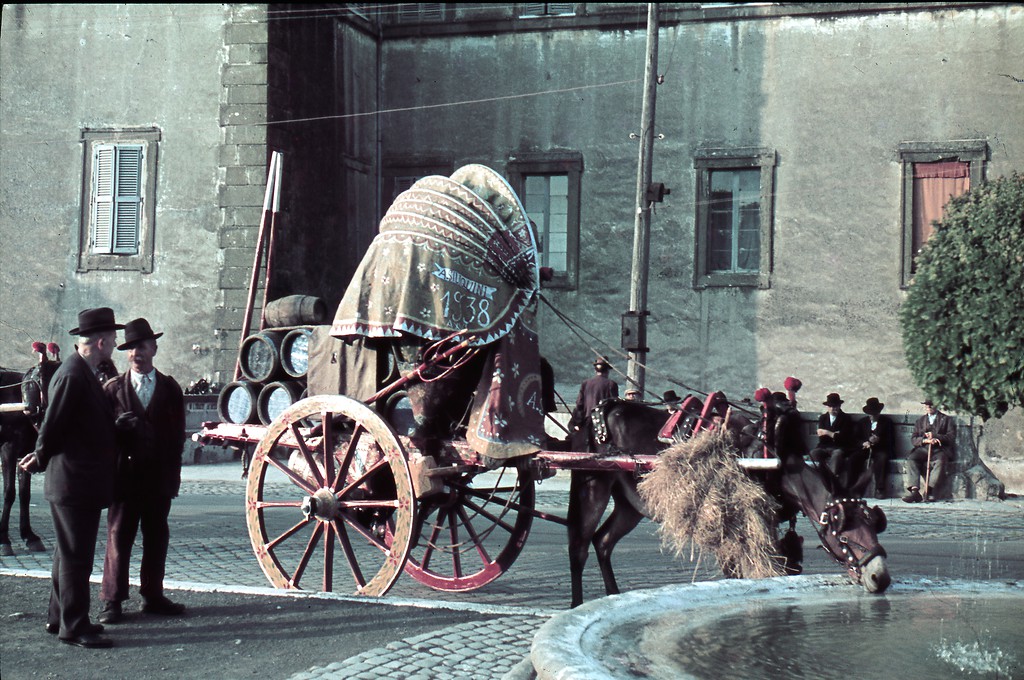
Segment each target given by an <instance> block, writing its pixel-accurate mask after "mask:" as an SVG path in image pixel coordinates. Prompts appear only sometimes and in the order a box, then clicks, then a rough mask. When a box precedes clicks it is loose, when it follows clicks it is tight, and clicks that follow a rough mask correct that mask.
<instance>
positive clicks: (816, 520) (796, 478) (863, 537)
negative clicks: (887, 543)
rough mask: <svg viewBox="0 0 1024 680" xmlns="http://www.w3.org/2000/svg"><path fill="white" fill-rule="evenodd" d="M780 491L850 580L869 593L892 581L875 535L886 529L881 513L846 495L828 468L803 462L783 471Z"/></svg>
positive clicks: (879, 509) (883, 552)
mask: <svg viewBox="0 0 1024 680" xmlns="http://www.w3.org/2000/svg"><path fill="white" fill-rule="evenodd" d="M782 490H783V493H784V494H785V495H786V496H788V497H789V498H790V499H791V500H792V501H793V502H794V503H796V504H798V505H799V506H800V508H801V510H802V511H803V513H804V515H806V516H807V518H808V519H809V520H810V521H811V524H812V525H813V526H814V528H815V531H817V533H818V538H819V539H820V540H821V544H822V546H824V548H825V550H826V551H828V553H829V554H830V555H831V556H832V557H833V558H834V559H835V560H836V561H837V562H838V563H840V564H842V565H843V567H845V568H846V570H847V573H848V574H849V575H850V579H851V580H852V581H853V582H854V583H858V584H860V585H861V586H863V587H864V589H865V590H867V591H868V592H869V593H882V592H885V590H886V588H888V587H889V584H890V583H891V582H892V578H891V576H890V575H889V569H888V566H887V565H886V561H885V558H886V553H885V548H883V547H882V545H881V543H879V542H878V534H880V533H882V532H883V531H885V527H886V517H885V513H884V512H883V511H882V509H881V508H880V507H878V506H877V505H876V506H874V507H870V508H869V507H868V504H867V503H866V502H865V501H864V500H863V499H860V498H852V497H849V495H848V494H847V492H846V490H845V489H843V488H842V485H840V484H839V481H838V480H837V479H836V478H835V475H833V474H832V472H831V471H830V470H828V468H822V469H818V468H814V467H811V466H809V465H806V464H804V465H802V466H800V467H799V468H795V466H794V467H792V468H790V469H788V470H784V472H783V477H782Z"/></svg>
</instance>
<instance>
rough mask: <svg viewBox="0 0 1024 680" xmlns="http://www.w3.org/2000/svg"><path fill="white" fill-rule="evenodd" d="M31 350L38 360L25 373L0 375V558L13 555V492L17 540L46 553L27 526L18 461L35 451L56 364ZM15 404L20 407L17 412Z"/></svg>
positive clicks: (26, 490)
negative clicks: (0, 490)
mask: <svg viewBox="0 0 1024 680" xmlns="http://www.w3.org/2000/svg"><path fill="white" fill-rule="evenodd" d="M33 349H36V350H37V351H38V352H39V355H40V357H41V360H40V362H39V363H38V364H36V365H35V366H33V367H32V368H30V369H29V370H28V371H26V372H25V373H19V372H17V371H7V370H3V371H0V407H3V406H7V408H6V409H3V410H2V412H0V465H2V466H3V478H4V507H3V515H2V516H0V555H2V556H9V555H13V554H14V549H13V548H12V547H11V537H10V534H9V527H10V520H11V510H12V509H13V507H14V497H15V491H17V496H18V500H19V506H18V509H19V511H20V515H19V516H18V529H19V532H20V534H21V539H22V540H23V541H24V542H25V546H26V547H27V548H28V550H29V551H30V552H45V551H46V546H44V545H43V542H42V540H41V539H40V538H39V537H38V536H37V535H36V534H35V533H34V532H33V531H32V527H31V525H30V523H29V501H30V500H31V494H32V492H31V488H32V481H31V477H30V475H29V474H28V473H27V472H23V471H22V470H20V469H19V468H18V461H19V460H21V458H22V457H24V456H25V455H26V454H28V453H29V452H31V451H32V449H33V447H35V444H36V434H37V430H36V428H37V427H38V426H39V423H40V422H41V421H42V418H43V410H44V409H45V408H46V388H47V387H48V386H49V384H50V379H51V378H52V377H53V374H54V373H55V372H56V371H57V367H58V366H60V363H59V362H57V361H50V360H48V359H47V358H46V355H45V350H44V349H42V348H35V347H34V348H33ZM18 404H22V406H21V407H20V408H19V407H17V405H18ZM15 480H17V481H15ZM16 485H17V490H16V489H15V486H16Z"/></svg>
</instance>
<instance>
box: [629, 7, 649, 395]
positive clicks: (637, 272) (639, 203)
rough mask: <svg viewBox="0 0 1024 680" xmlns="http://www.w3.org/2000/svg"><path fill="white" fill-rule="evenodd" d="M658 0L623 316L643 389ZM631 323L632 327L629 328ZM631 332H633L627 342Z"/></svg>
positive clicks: (632, 368)
mask: <svg viewBox="0 0 1024 680" xmlns="http://www.w3.org/2000/svg"><path fill="white" fill-rule="evenodd" d="M657 68H658V3H656V2H651V3H648V4H647V63H646V65H645V68H644V103H643V109H642V112H641V115H640V160H639V163H638V166H637V173H636V222H635V226H634V231H633V270H632V274H631V276H630V287H629V312H627V313H626V315H625V317H623V345H624V346H625V347H626V349H627V350H628V351H629V361H628V364H627V368H626V377H627V378H628V380H629V382H630V384H631V385H632V386H633V387H636V389H638V390H640V391H641V392H642V391H643V389H644V377H645V375H644V374H645V371H644V363H645V362H646V360H647V350H648V348H647V314H648V311H647V273H648V269H649V261H650V251H651V204H652V199H651V197H649V196H648V189H649V187H650V186H651V173H652V167H653V158H654V102H655V88H657V86H658V74H657ZM627 327H628V328H627ZM627 335H629V336H631V338H630V340H631V341H630V342H627V337H626V336H627Z"/></svg>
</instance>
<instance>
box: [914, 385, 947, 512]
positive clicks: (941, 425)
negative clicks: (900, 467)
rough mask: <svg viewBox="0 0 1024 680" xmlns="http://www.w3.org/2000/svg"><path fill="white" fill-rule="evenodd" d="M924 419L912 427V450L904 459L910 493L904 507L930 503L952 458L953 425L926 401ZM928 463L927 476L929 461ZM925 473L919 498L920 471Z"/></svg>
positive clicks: (944, 415) (933, 405)
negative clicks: (929, 466) (922, 492)
mask: <svg viewBox="0 0 1024 680" xmlns="http://www.w3.org/2000/svg"><path fill="white" fill-rule="evenodd" d="M921 403H922V404H924V415H923V416H921V417H920V418H918V419H917V422H916V423H914V433H913V434H912V435H911V436H910V443H911V444H912V445H913V447H914V448H913V449H911V450H910V453H909V454H908V455H907V471H906V479H905V481H906V485H907V491H908V492H909V493H908V494H907V495H906V496H904V497H903V500H904V502H906V503H920V502H921V501H922V500H928V501H933V500H935V498H934V492H935V489H937V488H940V487H941V486H942V481H943V479H944V475H945V471H946V464H947V463H949V462H950V461H951V460H952V458H953V452H954V451H955V447H956V421H954V420H953V419H952V418H950V417H949V416H948V415H946V414H945V413H943V412H941V411H940V410H939V409H937V408H935V404H934V403H932V400H931V399H925V400H924V401H923V402H921ZM929 459H930V460H931V469H930V473H929V470H928V466H927V464H928V461H929ZM922 469H924V470H925V489H924V495H923V496H922V495H921V487H919V486H918V484H919V483H920V480H921V470H922Z"/></svg>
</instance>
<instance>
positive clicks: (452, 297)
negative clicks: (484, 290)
mask: <svg viewBox="0 0 1024 680" xmlns="http://www.w3.org/2000/svg"><path fill="white" fill-rule="evenodd" d="M441 301H442V302H443V303H444V318H445V320H446V321H447V322H448V323H450V324H452V325H453V326H489V325H490V324H491V301H490V300H488V299H486V298H479V297H476V296H475V295H469V294H467V293H463V292H462V291H458V290H455V291H451V290H450V291H446V292H445V294H444V296H443V297H442V298H441Z"/></svg>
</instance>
